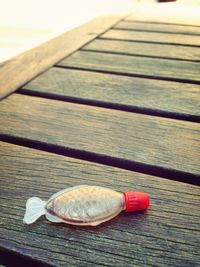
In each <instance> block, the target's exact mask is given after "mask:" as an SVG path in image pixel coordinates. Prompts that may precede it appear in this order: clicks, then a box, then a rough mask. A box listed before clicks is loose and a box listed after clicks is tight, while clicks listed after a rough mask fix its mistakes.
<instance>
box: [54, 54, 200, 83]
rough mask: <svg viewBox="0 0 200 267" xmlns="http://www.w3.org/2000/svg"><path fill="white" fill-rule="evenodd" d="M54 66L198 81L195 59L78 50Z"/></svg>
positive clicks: (198, 64)
mask: <svg viewBox="0 0 200 267" xmlns="http://www.w3.org/2000/svg"><path fill="white" fill-rule="evenodd" d="M57 66H62V67H74V68H82V69H86V70H87V69H90V70H97V71H102V72H105V71H107V72H112V73H118V74H125V75H126V74H130V75H138V76H140V77H149V78H156V79H165V80H176V81H187V82H191V83H200V75H199V74H200V63H198V62H187V61H179V60H167V59H160V58H148V57H138V56H129V55H116V54H111V53H101V52H100V53H99V52H89V51H78V52H75V53H74V54H73V55H71V56H70V57H68V58H65V59H64V60H62V61H61V62H59V63H58V64H57Z"/></svg>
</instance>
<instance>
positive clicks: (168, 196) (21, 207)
mask: <svg viewBox="0 0 200 267" xmlns="http://www.w3.org/2000/svg"><path fill="white" fill-rule="evenodd" d="M0 147H1V150H0V169H1V170H2V171H1V172H0V182H1V197H0V201H1V226H0V233H1V235H0V246H1V248H4V249H5V248H6V249H8V250H10V252H17V253H19V254H20V255H21V256H29V257H31V259H33V260H38V261H40V262H46V263H49V264H51V265H53V266H66V265H67V266H68V265H69V266H77V265H78V266H94V265H95V266H97V265H100V266H102V265H104V266H124V265H126V266H161V267H167V266H181V267H182V266H188V267H189V266H195V265H196V264H198V262H199V253H198V252H199V212H200V208H199V207H200V206H199V197H198V196H199V194H200V192H199V191H200V189H199V187H197V186H192V185H188V184H184V183H178V182H174V181H169V180H166V179H161V178H158V177H153V176H148V175H144V174H140V173H136V172H130V171H126V170H122V169H119V168H113V167H109V166H105V165H99V164H94V163H90V162H86V161H81V160H76V159H72V158H68V157H63V156H60V155H55V154H51V153H46V152H42V151H38V150H34V149H29V148H25V147H21V146H15V145H12V144H7V143H2V142H0ZM79 184H89V185H100V186H106V187H109V188H112V189H114V190H117V191H121V192H122V191H127V190H137V191H146V192H147V193H148V194H149V195H150V197H151V207H150V209H149V210H148V211H146V212H138V213H132V214H131V213H130V214H126V213H121V214H119V215H118V216H117V217H116V218H115V219H113V220H111V221H110V222H107V223H104V224H102V225H100V226H98V227H97V228H91V227H87V228H85V227H84V228H81V227H73V226H70V225H63V224H56V225H55V224H52V223H50V222H48V221H47V220H46V219H45V218H44V217H42V218H41V219H40V220H38V221H37V222H36V223H35V224H34V225H32V226H25V225H23V223H22V218H23V215H24V211H25V203H26V200H27V198H29V197H31V196H38V197H41V198H42V199H44V200H45V199H48V198H49V196H51V195H52V194H53V193H54V192H56V191H59V190H60V189H63V188H66V187H69V186H74V185H79ZM133 251H134V253H133ZM11 257H12V256H11ZM29 259H30V258H29Z"/></svg>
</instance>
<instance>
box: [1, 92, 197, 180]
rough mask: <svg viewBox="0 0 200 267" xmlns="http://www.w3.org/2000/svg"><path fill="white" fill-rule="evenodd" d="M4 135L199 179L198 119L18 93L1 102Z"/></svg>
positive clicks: (78, 153) (79, 153) (66, 150)
mask: <svg viewBox="0 0 200 267" xmlns="http://www.w3.org/2000/svg"><path fill="white" fill-rule="evenodd" d="M0 133H1V134H3V135H4V136H5V135H7V136H13V137H21V138H25V139H29V140H35V141H41V142H44V143H48V144H49V145H58V146H61V147H63V149H64V151H65V152H66V153H67V152H69V153H70V151H71V152H72V153H73V151H75V152H76V155H77V156H78V155H81V153H82V154H84V153H86V152H87V153H93V154H92V155H93V156H92V155H91V154H90V155H91V159H92V158H94V159H95V156H98V155H99V157H100V158H101V159H102V160H103V159H104V156H105V155H106V156H107V158H109V159H110V161H111V162H112V163H114V162H116V163H117V164H118V165H120V161H121V160H122V161H123V162H126V163H127V164H129V166H130V168H133V167H134V165H135V164H136V163H138V162H139V163H141V164H145V166H151V167H149V168H150V169H151V168H152V169H154V168H157V170H158V168H159V171H160V172H161V173H162V172H163V169H164V170H166V171H168V172H169V171H170V170H171V171H172V170H175V171H180V172H181V177H185V175H184V173H186V175H188V176H187V177H189V179H188V181H189V180H190V179H193V180H195V179H197V180H196V182H198V178H197V177H196V176H198V174H199V172H200V166H199V151H200V142H199V125H198V124H197V123H194V122H187V121H179V120H173V119H166V118H159V117H154V116H148V115H141V114H136V113H129V112H123V111H118V110H111V109H105V108H96V107H90V106H86V105H79V104H72V103H65V102H63V101H56V100H48V99H43V98H37V97H30V96H25V95H18V94H13V95H11V96H9V97H8V98H6V99H4V101H2V103H1V109H0ZM87 153H86V154H84V155H85V157H86V158H87ZM160 168H161V170H160ZM141 169H142V168H141ZM152 169H151V171H152ZM159 171H158V173H160V172H159ZM164 172H165V171H164ZM151 173H152V172H151ZM173 175H174V179H176V172H174V173H173ZM177 175H178V173H177Z"/></svg>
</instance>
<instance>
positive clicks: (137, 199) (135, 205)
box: [123, 192, 150, 211]
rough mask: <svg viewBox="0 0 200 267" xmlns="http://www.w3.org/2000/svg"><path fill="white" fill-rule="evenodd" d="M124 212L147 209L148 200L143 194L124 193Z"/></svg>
mask: <svg viewBox="0 0 200 267" xmlns="http://www.w3.org/2000/svg"><path fill="white" fill-rule="evenodd" d="M123 194H124V200H125V205H126V206H125V211H137V210H144V209H147V208H148V207H149V205H150V199H149V196H148V195H147V193H144V192H124V193H123Z"/></svg>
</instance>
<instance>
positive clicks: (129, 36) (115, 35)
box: [101, 29, 200, 46]
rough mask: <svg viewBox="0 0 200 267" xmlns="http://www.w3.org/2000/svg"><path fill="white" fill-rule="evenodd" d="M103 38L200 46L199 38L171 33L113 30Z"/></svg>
mask: <svg viewBox="0 0 200 267" xmlns="http://www.w3.org/2000/svg"><path fill="white" fill-rule="evenodd" d="M101 37H103V38H108V39H117V40H128V41H143V42H144V41H145V42H153V43H165V44H181V45H191V46H193V45H194V46H200V38H199V36H195V35H194V36H188V35H185V34H170V33H154V32H145V33H144V32H139V31H124V30H117V29H115V30H114V29H113V30H110V31H108V32H106V33H104V34H103V35H101Z"/></svg>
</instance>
